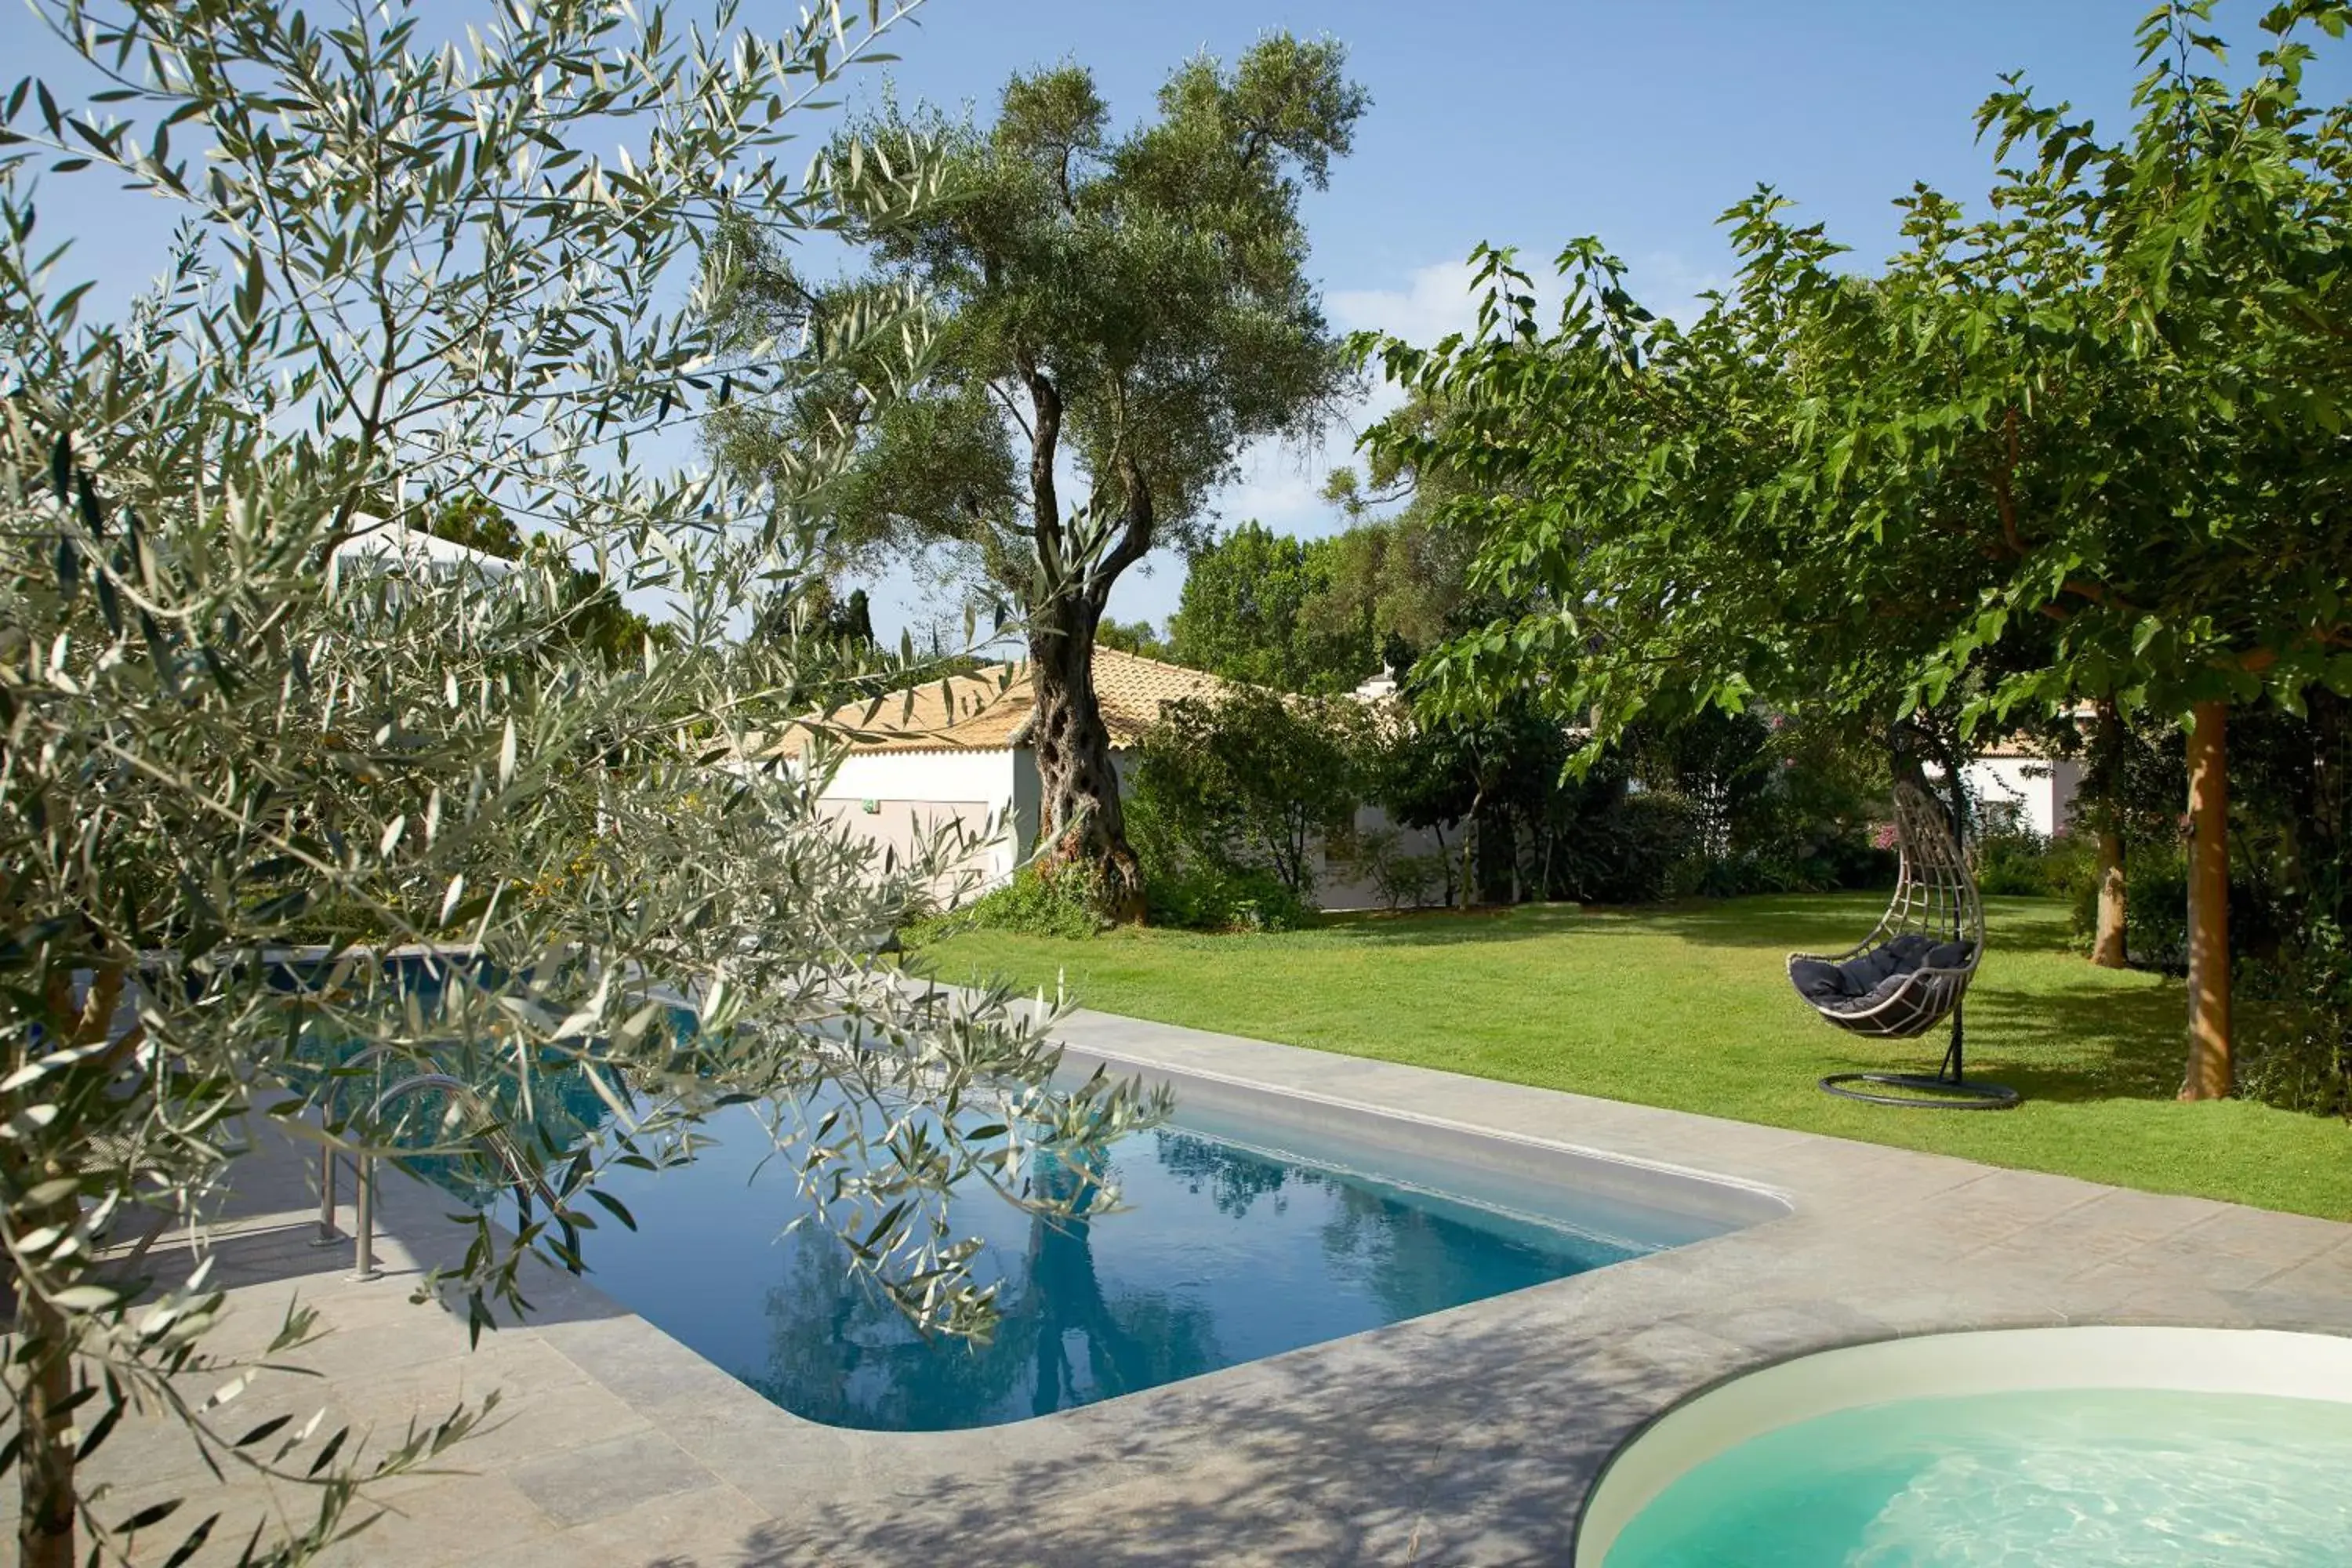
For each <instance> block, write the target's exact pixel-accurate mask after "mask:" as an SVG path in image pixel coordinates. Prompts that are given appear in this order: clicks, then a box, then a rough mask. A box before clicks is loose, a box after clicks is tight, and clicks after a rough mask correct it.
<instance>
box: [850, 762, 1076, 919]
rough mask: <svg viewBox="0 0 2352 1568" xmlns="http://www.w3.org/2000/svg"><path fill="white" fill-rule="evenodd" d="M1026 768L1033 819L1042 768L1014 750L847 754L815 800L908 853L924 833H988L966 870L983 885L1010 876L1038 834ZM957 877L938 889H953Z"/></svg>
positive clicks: (873, 838)
mask: <svg viewBox="0 0 2352 1568" xmlns="http://www.w3.org/2000/svg"><path fill="white" fill-rule="evenodd" d="M1024 770H1025V772H1026V773H1027V774H1028V778H1027V781H1026V790H1025V797H1026V801H1027V805H1028V808H1029V814H1030V816H1031V817H1032V818H1033V819H1034V816H1035V814H1036V799H1037V783H1036V779H1037V770H1036V767H1035V765H1034V763H1029V762H1028V757H1027V753H1026V752H1011V751H995V752H853V753H852V754H850V755H848V756H845V757H844V758H843V759H842V760H841V765H840V767H839V768H838V769H837V770H835V773H834V775H833V777H832V779H831V780H830V781H828V782H827V783H826V784H825V786H824V788H823V789H822V790H821V791H819V792H818V795H817V802H818V805H819V808H820V809H822V810H823V811H824V813H825V815H826V816H829V817H831V818H832V819H833V820H834V821H835V822H836V823H839V824H841V825H843V826H846V827H847V828H848V829H849V830H850V831H851V832H853V833H855V834H856V835H857V836H858V837H862V838H865V839H866V841H868V842H869V843H874V844H878V845H882V846H885V847H888V848H890V849H893V850H896V851H897V852H898V854H900V855H902V856H903V855H904V854H905V853H906V852H907V851H908V848H909V847H911V846H912V845H913V844H914V843H915V842H916V840H917V839H918V837H919V836H921V835H922V834H924V833H926V832H930V831H936V830H937V829H939V828H940V827H941V826H947V825H950V824H953V825H957V826H961V828H962V829H963V831H965V832H966V833H968V834H971V835H972V836H974V837H978V838H980V839H982V842H981V844H980V845H979V846H978V847H976V848H975V849H974V850H973V852H972V853H971V855H970V856H969V857H967V858H966V859H965V861H964V863H963V866H962V867H961V869H963V870H968V871H971V872H973V873H976V874H977V875H978V877H979V878H980V885H979V889H973V890H980V889H986V888H992V887H994V886H996V885H997V884H999V883H1001V882H1003V880H1004V879H1006V878H1008V877H1010V876H1011V875H1012V874H1013V867H1014V865H1015V864H1017V863H1018V861H1019V859H1020V851H1021V847H1023V846H1024V845H1026V844H1028V843H1029V842H1030V841H1031V839H1032V838H1034V836H1035V829H1034V821H1033V823H1032V826H1030V828H1029V830H1028V831H1027V832H1024V831H1023V830H1022V822H1021V817H1020V807H1021V805H1022V804H1023V799H1024V787H1023V781H1022V779H1021V776H1020V775H1021V773H1023V772H1024ZM954 880H955V879H952V878H950V879H948V880H947V881H943V882H941V883H940V884H938V885H937V886H936V887H935V890H936V891H938V892H940V894H941V895H942V896H943V897H944V896H946V895H948V894H949V893H950V891H951V889H950V882H952V881H954Z"/></svg>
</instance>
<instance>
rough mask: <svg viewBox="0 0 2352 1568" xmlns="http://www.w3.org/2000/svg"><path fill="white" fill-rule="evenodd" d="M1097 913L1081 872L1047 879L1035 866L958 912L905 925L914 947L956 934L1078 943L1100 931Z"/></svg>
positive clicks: (1070, 871) (1059, 873)
mask: <svg viewBox="0 0 2352 1568" xmlns="http://www.w3.org/2000/svg"><path fill="white" fill-rule="evenodd" d="M1100 908H1101V905H1100V903H1099V902H1097V900H1096V898H1095V897H1094V889H1093V885H1092V881H1091V879H1089V878H1087V876H1086V875H1085V874H1084V873H1083V872H1081V871H1078V870H1076V869H1064V870H1060V871H1057V872H1055V873H1054V874H1053V875H1051V876H1048V875H1047V874H1046V873H1045V871H1044V870H1043V869H1041V868H1039V867H1038V866H1036V865H1035V864H1034V863H1033V864H1030V865H1026V866H1024V867H1022V868H1020V869H1019V870H1017V871H1015V872H1014V873H1013V879H1012V880H1011V881H1009V882H1007V883H1005V884H1004V886H1003V887H1001V888H998V889H994V890H993V891H991V892H988V893H983V894H982V895H981V896H980V897H979V898H977V899H974V900H972V901H971V903H969V904H966V905H965V906H964V907H963V908H961V909H960V910H952V911H950V913H947V914H940V915H929V916H926V917H925V918H923V919H921V920H918V921H910V922H908V925H907V927H906V932H905V934H906V938H907V940H908V942H912V943H916V944H920V943H922V942H929V941H934V940H936V939H938V938H940V937H941V936H946V935H950V934H951V933H953V932H955V931H1018V932H1019V933H1021V934H1022V935H1024V936H1055V937H1064V938H1067V939H1070V940H1072V941H1076V940H1077V939H1080V938H1084V937H1090V936H1092V935H1094V934H1095V932H1096V931H1099V930H1101V929H1102V917H1101V915H1100V914H1099V913H1098V912H1097V911H1098V910H1100Z"/></svg>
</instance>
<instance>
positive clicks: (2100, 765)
mask: <svg viewBox="0 0 2352 1568" xmlns="http://www.w3.org/2000/svg"><path fill="white" fill-rule="evenodd" d="M2096 723H2097V729H2096V730H2095V731H2094V732H2093V734H2092V737H2091V770H2092V787H2093V789H2094V791H2095V801H2094V805H2093V809H2094V811H2095V812H2096V814H2097V815H2096V816H2095V819H2094V820H2093V823H2092V827H2093V829H2094V831H2095V833H2096V834H2097V835H2098V867H2097V869H2098V879H2099V922H2098V927H2097V933H2096V934H2095V936H2094V937H2093V938H2092V940H2091V962H2092V963H2095V964H2097V965H2098V966H2099V967H2100V968H2102V969H2121V968H2123V967H2124V966H2125V965H2126V963H2128V962H2129V961H2130V960H2129V954H2128V952H2127V951H2126V946H2127V944H2126V924H2127V919H2126V917H2127V916H2128V913H2129V906H2128V904H2127V902H2126V898H2127V894H2126V881H2125V877H2124V820H2123V817H2124V813H2123V777H2122V774H2123V739H2124V736H2123V719H2122V717H2121V715H2119V714H2118V713H2116V705H2115V704H2114V703H2113V702H2102V703H2100V704H2099V705H2098V718H2097V721H2096Z"/></svg>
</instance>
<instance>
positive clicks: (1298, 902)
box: [1143, 866, 1315, 931]
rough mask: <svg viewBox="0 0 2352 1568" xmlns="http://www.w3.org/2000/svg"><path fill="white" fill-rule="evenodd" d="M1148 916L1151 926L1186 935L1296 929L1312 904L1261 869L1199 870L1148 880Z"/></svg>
mask: <svg viewBox="0 0 2352 1568" xmlns="http://www.w3.org/2000/svg"><path fill="white" fill-rule="evenodd" d="M1143 899H1144V906H1145V914H1146V917H1147V918H1148V919H1149V920H1150V921H1151V923H1152V924H1153V925H1159V926H1173V927H1177V928H1179V929H1181V930H1185V931H1296V930H1297V928H1298V927H1300V926H1302V925H1305V924H1307V922H1308V921H1311V920H1312V919H1313V918H1314V916H1315V909H1314V906H1313V905H1311V904H1309V903H1308V902H1307V900H1304V899H1301V898H1300V897H1298V895H1297V894H1296V893H1294V892H1292V891H1291V890H1290V889H1288V888H1287V887H1286V886H1284V885H1283V882H1282V880H1281V879H1280V878H1278V877H1275V876H1273V875H1271V874H1270V873H1267V872H1265V871H1254V870H1249V869H1246V868H1244V869H1234V868H1227V867H1214V866H1206V867H1198V868H1193V869H1192V870H1189V871H1177V872H1172V873H1163V874H1161V875H1159V876H1153V877H1148V879H1147V880H1146V881H1145V882H1144V891H1143Z"/></svg>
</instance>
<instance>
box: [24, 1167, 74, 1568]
mask: <svg viewBox="0 0 2352 1568" xmlns="http://www.w3.org/2000/svg"><path fill="white" fill-rule="evenodd" d="M67 1217H68V1218H69V1217H70V1215H69V1214H68V1216H67ZM16 1334H17V1338H18V1340H19V1342H20V1343H21V1344H22V1345H23V1346H24V1347H25V1348H26V1350H28V1351H30V1352H31V1357H30V1359H29V1360H28V1361H26V1362H24V1363H19V1365H18V1367H17V1369H16V1375H17V1376H18V1377H20V1378H21V1379H22V1380H23V1384H22V1387H21V1389H20V1391H19V1394H18V1398H19V1400H20V1401H21V1403H20V1404H19V1405H18V1411H19V1415H18V1421H19V1423H20V1433H21V1436H22V1438H23V1447H22V1448H21V1450H20V1451H19V1452H18V1454H17V1456H16V1490H17V1500H18V1502H17V1506H18V1508H19V1510H20V1511H19V1513H18V1514H17V1517H16V1563H17V1568H74V1556H75V1553H74V1444H73V1442H72V1441H71V1437H72V1432H73V1425H74V1405H73V1381H74V1380H73V1355H72V1352H71V1348H70V1342H69V1341H68V1338H67V1334H66V1326H65V1321H64V1319H62V1318H61V1317H60V1316H59V1315H58V1313H57V1311H56V1310H53V1309H52V1308H51V1307H50V1306H49V1304H48V1303H47V1301H45V1300H41V1298H40V1297H39V1296H37V1295H36V1294H35V1293H34V1292H32V1291H31V1290H28V1289H23V1288H22V1285H21V1282H20V1285H19V1289H18V1291H17V1299H16Z"/></svg>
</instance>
